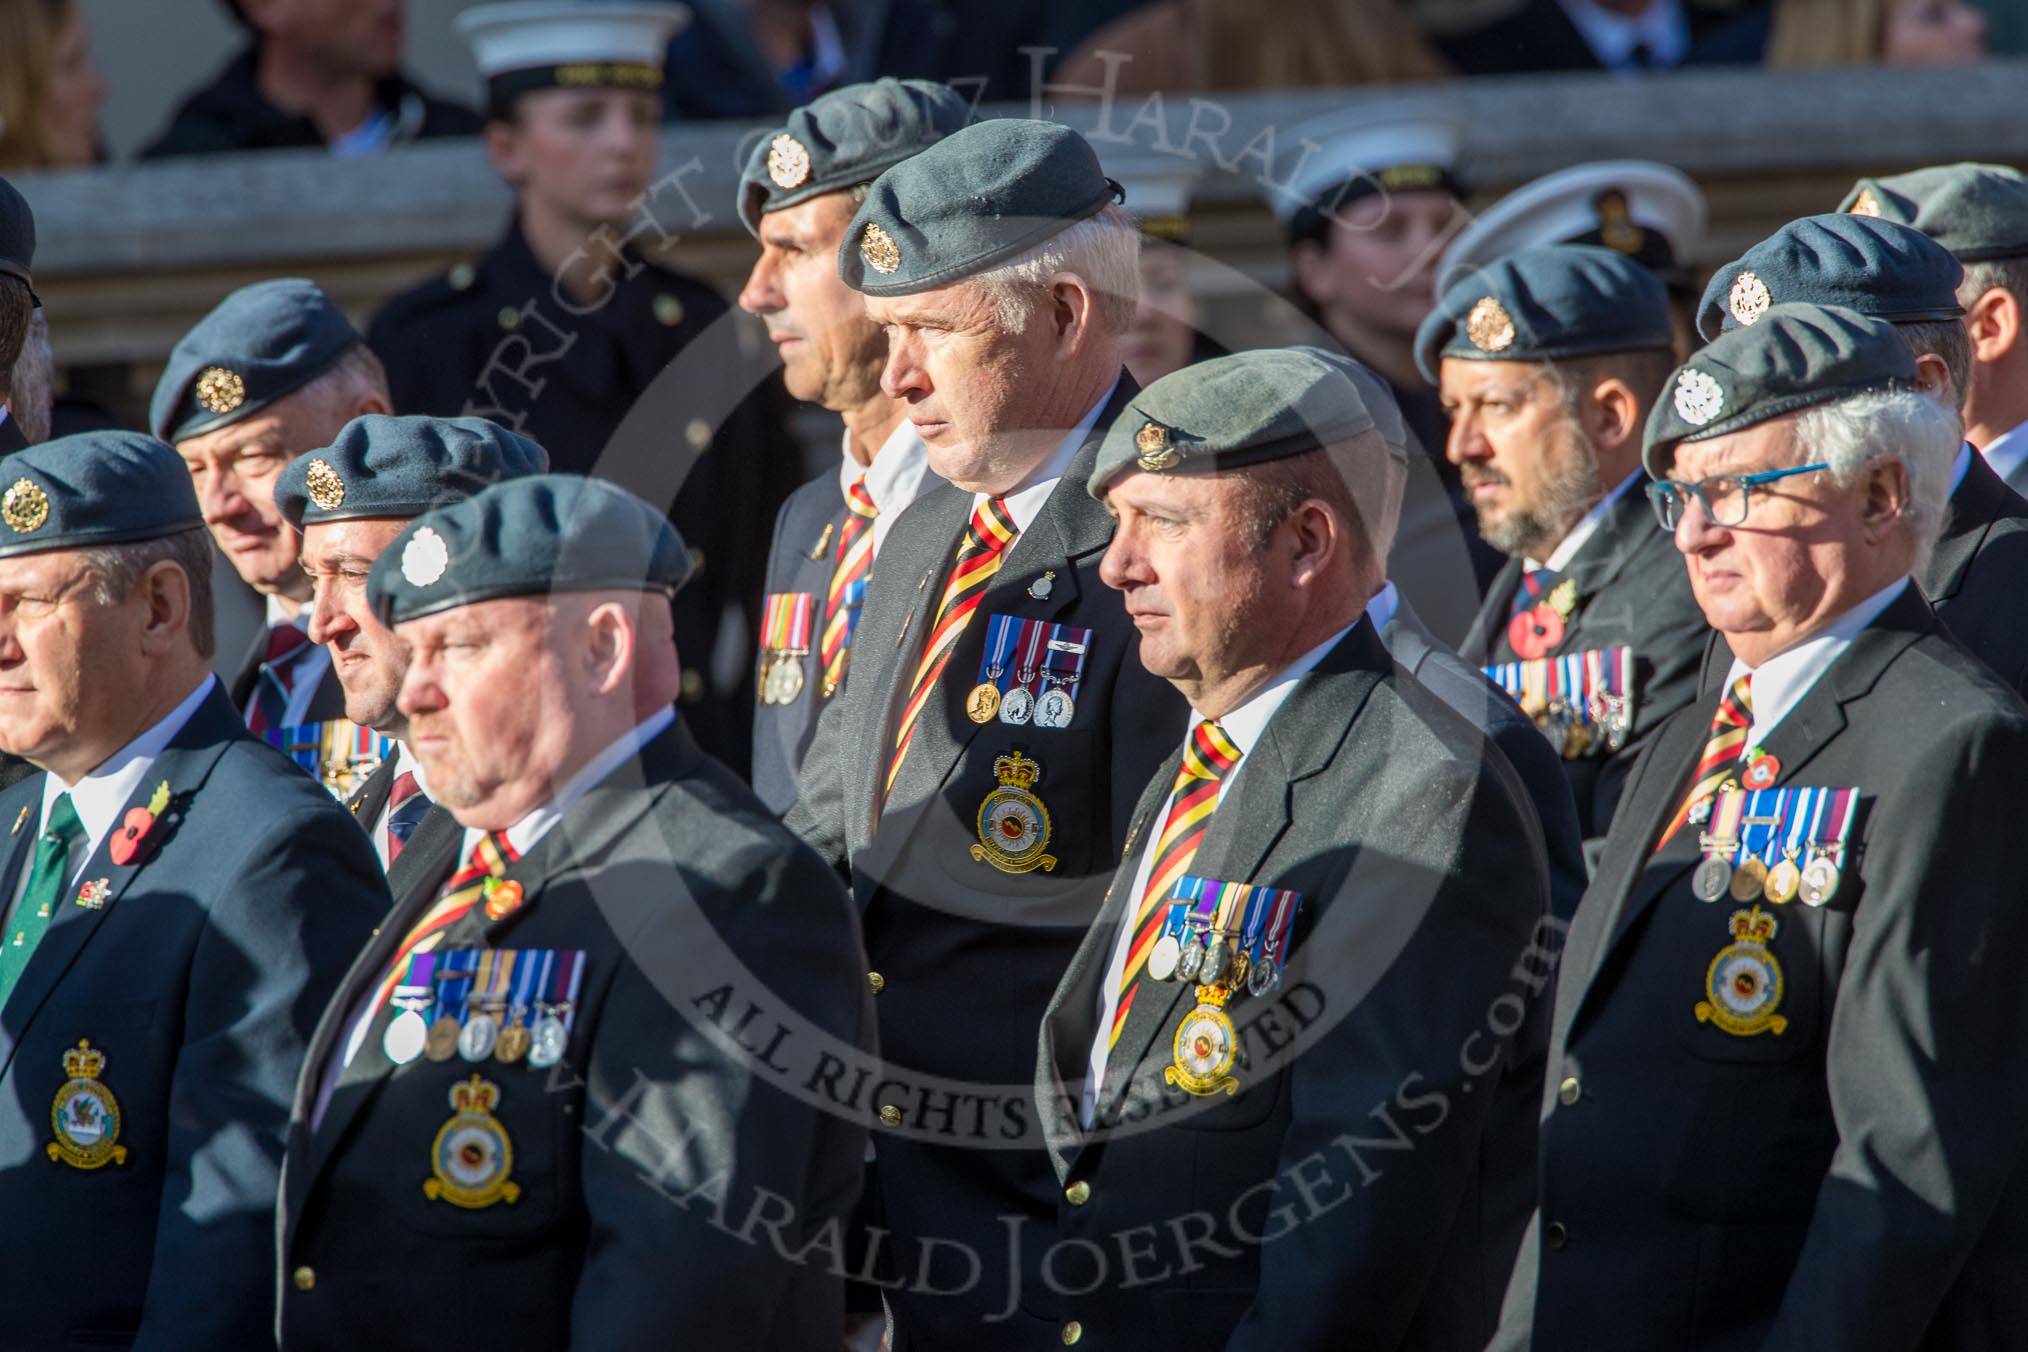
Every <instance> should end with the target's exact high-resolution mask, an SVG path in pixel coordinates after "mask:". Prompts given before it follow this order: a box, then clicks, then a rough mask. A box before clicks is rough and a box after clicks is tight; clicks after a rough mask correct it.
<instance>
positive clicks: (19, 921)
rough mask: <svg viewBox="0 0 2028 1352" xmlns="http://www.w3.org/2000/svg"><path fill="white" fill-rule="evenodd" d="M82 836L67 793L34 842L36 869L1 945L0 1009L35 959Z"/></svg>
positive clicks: (51, 812) (51, 813)
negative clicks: (71, 859)
mask: <svg viewBox="0 0 2028 1352" xmlns="http://www.w3.org/2000/svg"><path fill="white" fill-rule="evenodd" d="M83 834H84V823H83V822H81V821H79V820H78V819H77V809H76V808H74V807H72V806H71V805H70V795H69V794H67V793H66V794H64V795H62V796H61V797H59V798H58V799H57V800H56V801H55V802H54V803H52V804H51V805H50V808H49V825H48V826H47V827H46V828H45V829H44V830H43V832H42V835H41V837H40V838H39V839H37V840H36V842H35V867H34V869H33V870H31V871H30V872H29V875H28V890H27V891H26V892H23V893H22V894H21V904H20V905H19V906H17V907H15V909H14V919H13V923H12V924H10V925H8V926H7V934H6V942H5V943H0V1006H5V1005H6V1003H7V997H8V996H10V995H12V994H13V993H14V986H15V983H16V982H18V981H20V980H21V974H22V973H23V972H24V971H26V970H28V960H29V959H30V958H31V957H33V956H35V946H36V945H37V944H39V943H41V942H42V936H43V934H44V933H45V932H47V931H48V929H49V921H50V917H51V915H52V914H53V913H54V912H55V910H56V903H57V902H58V900H59V899H61V898H62V896H63V889H64V883H65V882H66V881H67V880H68V879H69V877H70V847H71V845H72V843H73V842H75V841H76V840H77V838H78V837H79V836H81V835H83Z"/></svg>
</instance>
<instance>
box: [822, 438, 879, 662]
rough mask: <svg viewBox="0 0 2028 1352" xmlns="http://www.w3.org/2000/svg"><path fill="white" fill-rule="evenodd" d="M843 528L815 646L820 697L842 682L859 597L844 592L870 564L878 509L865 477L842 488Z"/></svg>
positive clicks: (856, 616)
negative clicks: (820, 674)
mask: <svg viewBox="0 0 2028 1352" xmlns="http://www.w3.org/2000/svg"><path fill="white" fill-rule="evenodd" d="M845 508H846V511H845V529H844V530H842V531H840V532H839V534H838V563H837V566H836V567H834V568H833V569H832V570H831V586H830V589H829V590H828V591H827V592H826V593H825V600H824V637H823V639H822V641H821V642H819V644H818V645H817V651H818V654H819V658H820V660H821V661H822V662H823V664H824V698H826V699H829V698H830V697H831V696H833V695H835V694H837V693H838V687H839V686H841V685H843V684H845V659H846V658H847V657H848V656H850V655H851V652H852V630H853V628H854V627H855V626H857V625H858V623H859V605H860V602H859V599H858V598H857V597H853V598H852V599H851V600H850V601H849V602H848V600H847V597H848V595H849V594H850V593H851V590H852V587H853V585H854V584H855V583H858V582H861V581H863V580H864V579H865V577H866V573H867V570H868V569H870V568H871V567H873V518H874V517H876V516H879V515H880V509H879V508H878V507H876V506H874V505H873V495H872V494H871V493H869V492H867V491H866V476H865V475H864V474H862V475H860V476H859V477H858V478H857V479H854V480H853V481H852V487H850V488H848V489H846V490H845Z"/></svg>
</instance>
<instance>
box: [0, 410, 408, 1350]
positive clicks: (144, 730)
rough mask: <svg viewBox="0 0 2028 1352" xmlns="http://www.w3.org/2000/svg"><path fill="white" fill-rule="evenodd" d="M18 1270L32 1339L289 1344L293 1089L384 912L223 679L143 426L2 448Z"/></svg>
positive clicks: (0, 865)
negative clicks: (274, 1309) (282, 1238)
mask: <svg viewBox="0 0 2028 1352" xmlns="http://www.w3.org/2000/svg"><path fill="white" fill-rule="evenodd" d="M7 480H8V485H7V487H6V489H5V490H4V493H0V748H5V749H6V750H7V751H8V752H10V753H12V754H14V755H19V756H24V757H26V758H28V760H30V761H32V762H33V763H34V764H35V765H36V766H37V767H38V768H39V769H40V770H41V771H42V773H39V774H35V775H33V776H31V777H30V778H28V779H26V780H24V781H22V782H21V783H19V784H17V785H15V786H14V787H13V788H10V789H8V790H7V791H6V793H4V794H0V817H4V818H5V822H6V829H7V830H8V831H9V834H8V836H7V837H6V842H5V854H4V855H0V914H4V916H5V924H4V928H0V935H4V940H0V1209H4V1211H5V1214H6V1215H7V1216H9V1217H10V1218H11V1225H12V1227H13V1229H14V1231H15V1232H16V1234H17V1236H18V1238H17V1242H16V1243H14V1244H13V1245H12V1246H10V1250H9V1256H8V1261H7V1262H6V1263H5V1264H4V1265H0V1305H4V1308H5V1309H6V1311H7V1315H6V1323H7V1332H6V1335H5V1338H4V1341H5V1342H6V1343H7V1344H8V1345H9V1346H10V1347H23V1348H29V1347H35V1348H43V1347H81V1346H120V1347H126V1346H133V1347H136V1348H143V1349H161V1348H189V1349H192V1350H193V1352H195V1349H208V1348H222V1347H253V1346H256V1345H258V1344H259V1343H261V1342H263V1341H265V1340H266V1339H267V1338H268V1337H269V1329H270V1326H271V1322H272V1321H271V1304H270V1301H269V1298H268V1292H267V1287H268V1285H269V1283H270V1281H271V1280H272V1276H273V1273H274V1270H275V1258H274V1204H275V1189H276V1176H277V1172H278V1170H279V1168H280V1164H281V1158H282V1142H283V1136H284V1129H285V1127H286V1124H287V1121H288V1105H289V1096H290V1092H291V1089H292V1087H293V1086H294V1084H295V1080H296V1074H297V1071H298V1069H299V1068H300V1066H301V1064H302V1060H303V1054H304V1048H305V1047H306V1046H307V1045H308V1043H309V1039H310V1033H311V1031H312V1029H313V1028H314V1026H315V1024H316V1018H317V1011H318V1010H320V1009H321V1008H323V1004H324V1001H325V1000H326V999H327V998H328V997H329V995H330V993H331V991H332V990H333V988H334V987H335V986H336V985H337V983H338V980H339V978H340V977H341V976H342V975H343V973H344V970H345V965H346V964H347V963H349V962H350V961H351V959H352V955H353V954H354V953H356V952H358V950H359V948H360V946H361V945H362V944H364V943H365V942H366V940H367V938H368V936H369V935H370V934H371V932H372V929H373V926H374V925H375V924H377V923H379V921H380V919H381V916H382V915H383V914H384V913H385V911H386V908H387V891H386V885H385V883H384V882H383V881H382V879H381V877H380V870H379V869H378V868H377V867H376V866H375V865H374V860H373V852H372V850H370V849H368V848H367V845H366V841H365V838H364V837H362V836H361V835H360V834H359V832H358V831H357V830H355V829H354V828H353V827H352V825H351V823H350V821H349V820H348V819H347V817H346V814H345V810H344V809H343V808H341V807H339V806H338V804H337V803H336V802H334V801H333V800H332V798H331V796H330V795H329V794H327V793H326V792H324V790H323V789H321V788H319V787H318V786H317V785H316V784H315V783H314V782H312V781H311V780H310V779H309V778H307V777H306V776H304V775H303V774H302V773H301V772H300V771H298V770H297V769H296V768H295V767H294V766H292V765H290V764H289V762H288V761H286V760H284V759H283V758H282V757H280V756H278V755H276V754H275V753H274V752H272V751H270V750H269V749H268V748H266V747H264V746H262V745H261V744H260V743H259V742H257V741H254V740H253V739H252V738H250V737H249V736H248V735H247V731H246V727H245V725H244V724H243V723H242V722H241V721H240V718H239V715H238V713H237V712H236V711H235V710H234V709H233V707H232V705H231V703H230V702H229V701H228V700H227V699H226V697H225V694H224V692H223V691H222V690H221V689H220V688H219V682H218V679H217V678H216V677H215V676H213V675H212V674H211V669H210V668H211V656H212V637H211V561H212V549H211V540H210V539H209V537H208V536H207V535H206V533H205V530H204V518H203V515H202V513H201V512H200V510H199V508H198V502H197V495H196V494H195V493H194V492H193V491H192V490H191V486H190V476H189V475H188V474H187V473H186V472H185V471H184V468H183V464H182V462H181V461H180V460H178V459H177V457H176V453H175V452H174V451H172V450H171V449H170V448H169V447H167V446H165V445H163V444H162V443H161V442H159V441H156V440H154V439H153V438H151V437H147V436H142V435H139V434H137V433H130V432H94V433H86V434H82V435H79V436H74V437H64V438H61V439H59V440H56V441H51V442H45V443H43V444H42V445H39V446H34V447H30V448H29V449H27V450H24V451H18V452H16V453H15V454H13V455H11V456H9V457H8V458H7Z"/></svg>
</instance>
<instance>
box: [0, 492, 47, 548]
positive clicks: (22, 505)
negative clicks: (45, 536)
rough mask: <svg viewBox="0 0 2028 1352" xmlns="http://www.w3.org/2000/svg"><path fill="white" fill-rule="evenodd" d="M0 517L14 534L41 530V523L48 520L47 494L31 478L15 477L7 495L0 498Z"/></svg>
mask: <svg viewBox="0 0 2028 1352" xmlns="http://www.w3.org/2000/svg"><path fill="white" fill-rule="evenodd" d="M0 518H5V519H6V522H7V525H8V528H9V529H10V530H12V531H13V532H14V533H15V534H16V535H26V534H28V532H30V531H32V530H41V529H42V523H43V522H45V521H47V520H49V496H48V495H47V494H46V493H44V492H43V491H42V490H41V489H40V488H39V487H37V486H36V484H35V482H34V481H33V480H30V479H16V480H15V481H14V486H13V487H12V488H10V489H8V490H7V496H6V497H4V498H0Z"/></svg>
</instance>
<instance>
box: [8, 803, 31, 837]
mask: <svg viewBox="0 0 2028 1352" xmlns="http://www.w3.org/2000/svg"><path fill="white" fill-rule="evenodd" d="M27 820H28V809H27V808H25V807H24V808H22V809H21V815H20V816H18V817H16V818H15V819H14V829H13V830H12V831H11V832H9V833H8V834H10V835H16V836H18V835H20V834H21V823H23V822H25V821H27Z"/></svg>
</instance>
